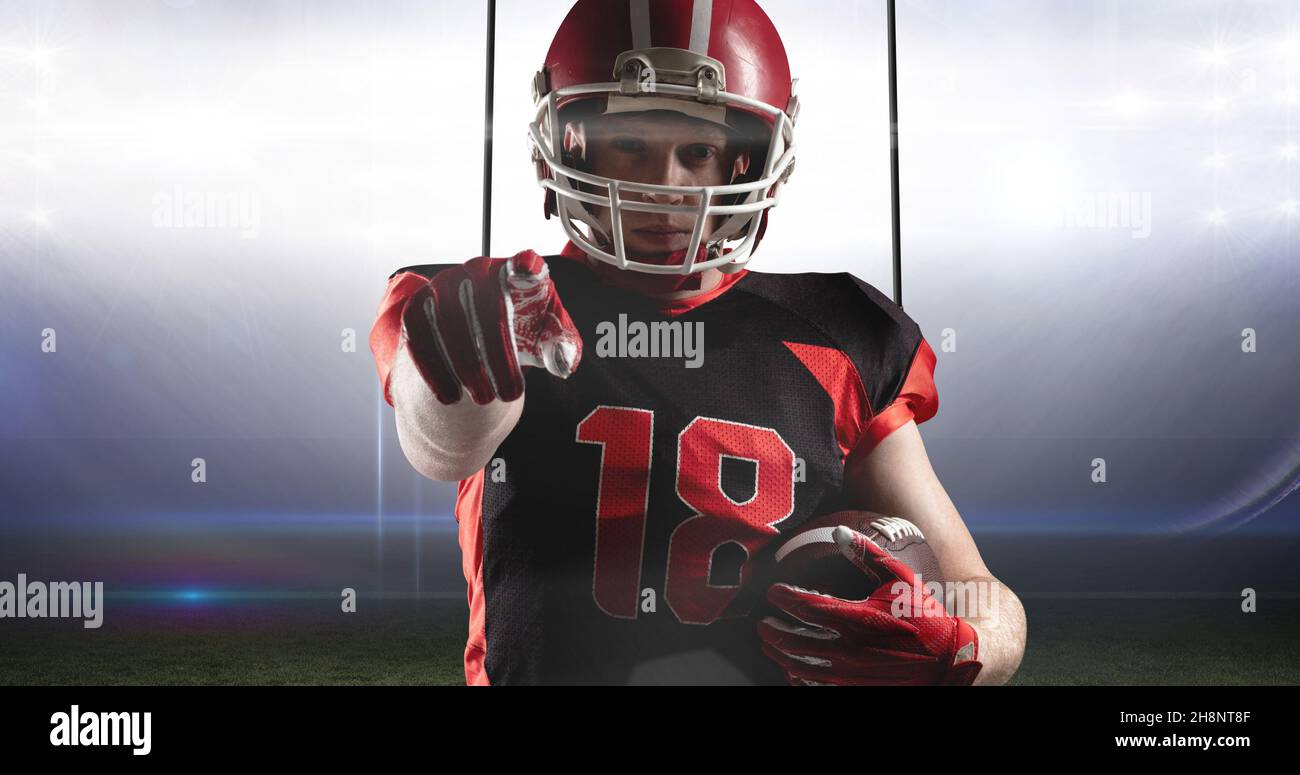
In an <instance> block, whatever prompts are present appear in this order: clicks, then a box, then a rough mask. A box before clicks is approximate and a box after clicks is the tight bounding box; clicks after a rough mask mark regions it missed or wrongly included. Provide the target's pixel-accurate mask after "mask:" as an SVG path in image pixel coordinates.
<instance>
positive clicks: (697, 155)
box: [585, 111, 749, 260]
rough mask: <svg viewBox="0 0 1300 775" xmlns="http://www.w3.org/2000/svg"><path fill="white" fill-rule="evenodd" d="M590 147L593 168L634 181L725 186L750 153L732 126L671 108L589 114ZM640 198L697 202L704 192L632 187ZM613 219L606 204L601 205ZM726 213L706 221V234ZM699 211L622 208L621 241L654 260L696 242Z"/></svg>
mask: <svg viewBox="0 0 1300 775" xmlns="http://www.w3.org/2000/svg"><path fill="white" fill-rule="evenodd" d="M585 135H586V136H585V146H586V148H585V151H586V159H587V164H588V169H590V170H591V171H592V172H593V173H594V174H596V175H601V176H604V177H607V178H614V179H617V180H627V181H632V182H635V183H656V184H663V185H670V186H721V185H726V184H728V183H730V182H731V181H732V178H733V176H734V175H735V174H736V173H737V172H743V171H744V170H745V168H746V167H747V166H748V162H749V160H748V157H747V156H746V155H745V154H743V153H740V152H739V149H738V147H737V146H738V143H737V142H736V141H735V140H734V139H733V138H732V136H731V135H729V133H728V132H727V130H726V129H725V128H724V127H722V126H719V125H718V124H714V123H712V122H709V121H703V120H700V119H696V118H691V117H689V116H684V115H682V114H680V113H674V112H671V111H652V112H644V113H627V114H613V115H607V116H601V117H600V118H598V119H597V120H594V121H588V122H586V126H585ZM625 196H626V197H627V198H628V199H632V200H634V201H646V202H657V203H662V204H671V205H698V204H699V197H698V196H682V195H667V194H626V195H625ZM594 212H595V214H596V216H597V217H598V218H600V219H601V221H602V222H603V223H604V224H605V225H606V227H608V226H609V224H610V213H609V210H608V208H595V210H594ZM721 220H722V217H721V216H714V217H713V218H711V219H710V221H711V222H710V223H706V224H705V227H704V238H705V239H707V238H708V237H709V235H710V234H711V233H712V231H713V230H714V229H716V228H717V225H718V223H719V222H720V221H721ZM694 226H695V216H694V215H691V214H677V213H674V214H664V213H643V212H632V211H627V210H625V211H623V241H624V247H625V248H626V249H627V251H628V252H629V253H631V254H632V255H633V256H635V257H637V258H639V259H643V260H644V259H650V260H653V259H654V258H655V257H658V256H665V255H667V254H670V253H672V252H674V251H678V250H685V249H687V248H688V247H690V241H691V230H692V229H693V228H694Z"/></svg>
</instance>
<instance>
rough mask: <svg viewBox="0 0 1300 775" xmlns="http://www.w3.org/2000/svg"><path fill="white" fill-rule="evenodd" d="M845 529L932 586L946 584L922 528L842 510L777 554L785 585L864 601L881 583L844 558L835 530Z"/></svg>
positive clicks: (810, 524)
mask: <svg viewBox="0 0 1300 775" xmlns="http://www.w3.org/2000/svg"><path fill="white" fill-rule="evenodd" d="M840 525H843V526H845V527H848V528H851V529H853V530H856V531H858V532H859V533H862V534H863V535H865V536H866V537H867V538H869V539H871V540H872V542H874V543H875V544H876V546H879V547H880V548H881V549H884V550H885V551H886V552H889V554H891V555H893V556H894V557H897V558H898V559H900V560H902V561H903V562H905V563H907V565H908V566H909V567H910V568H912V570H914V571H916V572H918V573H919V574H920V575H921V580H922V581H923V582H924V583H926V584H927V585H928V584H930V583H931V582H939V583H942V582H943V579H942V578H941V577H940V574H939V561H938V559H937V558H936V557H935V555H934V550H932V549H931V548H930V545H929V544H927V543H926V542H925V536H924V535H923V534H922V533H921V529H920V528H918V527H917V526H916V525H914V524H912V523H911V522H909V521H907V520H905V519H902V518H900V517H886V516H883V515H881V514H877V513H875V512H871V511H837V512H835V513H834V514H827V515H825V516H822V517H817V518H816V519H813V520H811V521H810V522H808V523H807V524H806V525H804V526H803V528H802V529H801V530H800V531H799V532H798V533H796V534H795V535H794V536H792V537H791V538H790V540H788V541H786V542H785V543H784V544H782V545H781V547H780V548H779V549H777V551H776V557H775V559H776V564H777V569H776V575H777V578H778V580H779V581H784V582H786V583H788V584H794V585H795V586H799V587H803V588H804V589H812V590H816V591H818V592H821V593H823V594H827V595H833V596H834V597H839V598H843V599H845V600H863V599H865V598H866V597H867V596H869V595H870V594H871V592H872V591H873V590H875V589H876V587H878V586H880V584H881V580H880V579H879V578H873V577H872V576H869V575H867V574H866V573H864V572H863V571H862V570H861V569H859V568H857V567H856V566H854V565H853V564H852V563H851V562H849V560H848V559H847V558H846V557H845V556H844V555H843V553H841V551H840V548H839V545H838V544H836V543H835V538H834V532H835V528H837V527H839V526H840Z"/></svg>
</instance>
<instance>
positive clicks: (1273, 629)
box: [0, 599, 1300, 685]
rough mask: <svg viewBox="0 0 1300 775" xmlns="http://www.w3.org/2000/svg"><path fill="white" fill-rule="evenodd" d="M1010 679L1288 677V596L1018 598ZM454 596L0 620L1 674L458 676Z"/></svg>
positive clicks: (1294, 669) (65, 680)
mask: <svg viewBox="0 0 1300 775" xmlns="http://www.w3.org/2000/svg"><path fill="white" fill-rule="evenodd" d="M1026 607H1027V610H1028V615H1029V648H1028V650H1027V652H1026V656H1025V661H1024V664H1023V665H1022V666H1021V670H1020V672H1019V674H1018V675H1017V676H1016V678H1015V679H1014V683H1015V684H1024V685H1030V684H1297V683H1300V656H1298V652H1297V650H1296V648H1295V644H1296V643H1297V642H1298V641H1300V600H1282V601H1263V602H1261V603H1260V611H1259V612H1258V613H1254V614H1243V613H1241V612H1240V610H1239V609H1238V607H1237V602H1236V601H1235V600H1222V601H1210V600H1162V601H1156V600H1032V599H1031V600H1029V601H1027V603H1026ZM465 629H466V613H465V610H464V604H463V603H460V602H458V601H422V602H419V603H418V604H417V603H416V602H414V601H396V602H395V601H388V602H384V603H378V604H377V603H369V604H367V603H365V602H364V601H363V603H362V605H361V610H360V612H358V613H355V614H346V615H345V614H341V613H338V612H337V608H336V603H334V602H333V601H320V602H319V603H314V602H302V601H295V602H283V603H281V602H265V603H254V604H231V603H226V604H219V605H209V604H205V605H204V606H200V607H186V606H183V605H180V604H174V605H167V606H153V607H136V608H131V609H113V613H112V615H110V616H109V617H107V618H106V620H105V624H104V627H103V628H102V629H100V630H85V629H83V628H81V626H80V624H79V623H77V622H72V621H33V620H14V619H8V620H5V621H3V622H0V684H3V685H17V684H73V685H78V684H93V685H98V684H420V685H439V684H445V685H456V684H461V683H463V676H462V672H461V652H462V649H463V647H464V633H465Z"/></svg>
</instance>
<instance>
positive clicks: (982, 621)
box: [962, 576, 1025, 686]
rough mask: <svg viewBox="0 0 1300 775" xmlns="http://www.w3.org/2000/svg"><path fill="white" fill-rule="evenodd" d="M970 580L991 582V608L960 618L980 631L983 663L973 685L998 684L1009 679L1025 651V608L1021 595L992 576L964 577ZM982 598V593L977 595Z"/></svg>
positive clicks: (989, 597)
mask: <svg viewBox="0 0 1300 775" xmlns="http://www.w3.org/2000/svg"><path fill="white" fill-rule="evenodd" d="M966 583H970V584H988V585H990V587H991V588H990V590H989V594H988V596H987V599H988V600H989V601H990V602H992V603H993V610H992V611H987V612H985V611H977V612H976V613H978V614H979V615H978V616H963V617H962V618H963V619H964V620H965V621H966V622H967V623H969V624H970V625H971V626H972V627H974V628H975V631H976V632H977V633H978V634H979V661H980V662H981V663H983V665H984V667H983V668H981V669H980V672H979V675H978V676H976V678H975V685H976V686H998V685H1001V684H1004V683H1006V682H1007V681H1009V680H1011V676H1013V675H1015V673H1016V669H1017V668H1019V667H1020V660H1021V658H1022V657H1023V656H1024V655H1025V609H1024V606H1022V605H1021V604H1020V598H1018V597H1016V594H1015V593H1014V592H1012V591H1011V589H1010V588H1009V587H1007V586H1006V585H1005V584H1003V583H1002V582H1000V581H998V580H997V579H995V578H993V577H991V576H985V577H980V578H972V579H966ZM980 597H981V598H983V597H984V596H982V595H981V596H980Z"/></svg>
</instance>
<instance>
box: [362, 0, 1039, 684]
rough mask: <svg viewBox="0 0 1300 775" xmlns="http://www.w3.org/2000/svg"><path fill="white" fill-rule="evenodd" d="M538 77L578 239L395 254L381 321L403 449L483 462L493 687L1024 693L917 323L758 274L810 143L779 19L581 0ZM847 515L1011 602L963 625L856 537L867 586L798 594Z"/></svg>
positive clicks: (375, 335)
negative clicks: (784, 551)
mask: <svg viewBox="0 0 1300 775" xmlns="http://www.w3.org/2000/svg"><path fill="white" fill-rule="evenodd" d="M533 88H534V96H535V98H536V105H535V107H536V113H535V116H534V119H533V121H532V123H531V125H530V127H529V136H530V140H531V147H532V161H533V165H534V168H535V171H536V174H537V178H538V181H539V183H540V185H541V187H542V188H543V190H544V208H545V214H546V216H547V217H548V218H549V217H556V218H558V220H559V224H560V226H561V227H562V229H563V230H564V232H565V234H566V236H567V238H568V242H567V244H565V245H564V247H563V249H562V250H561V251H560V252H559V253H557V254H554V255H539V254H538V253H536V252H534V251H531V250H524V251H521V252H519V253H517V254H515V255H513V256H512V257H509V258H489V257H479V258H473V259H471V260H469V261H467V262H465V263H463V264H435V265H426V266H413V267H409V268H406V269H402V270H399V271H398V272H396V273H394V275H393V276H392V277H391V278H390V280H389V286H388V290H387V293H386V295H385V297H384V299H383V301H382V303H381V306H380V310H379V315H378V319H377V321H376V323H375V326H374V329H373V331H372V333H371V338H370V342H371V348H372V350H373V352H374V354H375V358H376V361H377V364H378V370H379V377H380V380H381V382H382V385H383V391H384V396H385V398H386V400H387V401H388V402H389V403H391V404H392V406H393V407H394V410H395V416H396V422H397V430H398V436H399V439H400V442H401V446H402V449H403V451H404V452H405V454H406V456H407V457H408V459H409V460H410V462H411V464H412V465H413V466H414V467H415V468H416V469H417V470H418V471H420V472H421V473H423V474H424V475H426V476H428V477H430V478H432V479H435V480H439V481H457V482H459V485H458V491H457V500H456V508H455V512H456V518H457V520H458V522H459V540H460V546H461V549H462V553H463V570H464V574H465V579H466V581H467V583H468V599H469V607H470V633H469V640H468V643H467V646H466V649H465V672H466V679H467V682H468V683H470V684H489V683H493V684H504V683H793V684H799V685H809V684H872V683H877V684H878V683H948V684H970V683H1001V682H1004V681H1005V680H1006V679H1007V678H1008V677H1009V676H1011V675H1012V673H1013V672H1014V671H1015V669H1016V667H1017V665H1018V664H1019V661H1020V658H1021V655H1022V653H1023V647H1024V637H1025V624H1024V614H1023V610H1022V608H1021V606H1020V604H1019V601H1018V600H1017V599H1016V597H1015V595H1014V594H1012V593H1011V591H1010V590H1008V589H1006V588H1005V587H1003V586H1002V585H1001V584H1000V583H999V582H998V581H997V580H996V579H995V578H994V577H993V576H992V575H991V574H990V572H989V571H988V569H987V568H986V567H985V565H984V563H983V561H982V560H981V558H980V555H979V552H978V550H977V549H976V547H975V544H974V542H973V541H972V539H971V536H970V534H969V533H968V531H967V529H966V527H965V525H964V524H963V522H962V520H961V517H960V516H959V515H958V512H957V510H956V509H955V508H954V506H953V504H952V502H951V500H950V499H949V498H948V496H947V494H946V493H945V491H944V489H943V487H942V485H941V484H940V483H939V481H938V479H937V477H936V476H935V473H934V471H933V469H932V468H931V465H930V462H929V460H928V458H927V456H926V452H925V448H924V445H923V444H922V441H921V436H920V434H919V432H918V430H917V424H918V423H920V422H924V421H925V420H927V419H929V418H930V417H932V416H934V414H935V412H936V411H937V408H938V399H937V396H936V391H935V386H934V382H933V370H934V366H935V354H934V352H933V351H932V350H931V348H930V347H929V345H928V344H927V343H926V341H925V339H924V338H923V337H922V335H921V332H920V329H919V328H918V326H917V325H916V323H915V322H913V321H912V320H911V319H910V318H909V317H908V316H907V315H906V314H904V313H903V311H902V310H901V309H900V308H899V307H898V306H896V305H895V304H893V303H892V302H891V301H890V300H889V299H888V298H887V297H885V296H884V295H883V294H881V293H880V292H879V291H877V290H876V289H875V288H873V287H872V286H870V285H868V284H866V283H864V282H862V281H861V280H858V279H857V278H855V277H853V276H852V275H849V274H845V273H840V274H814V273H804V274H765V273H761V272H757V271H752V270H750V269H749V267H748V264H749V262H750V259H751V258H752V257H753V255H754V254H755V251H756V250H757V248H758V246H759V244H760V242H761V240H762V238H763V234H764V231H765V229H766V228H767V225H768V218H769V214H770V212H769V211H770V210H771V209H772V208H773V207H774V206H775V205H776V204H777V202H778V201H779V198H780V196H781V194H782V190H783V188H784V186H785V184H786V183H787V181H788V180H789V179H790V176H791V174H792V172H793V170H794V163H795V153H796V144H795V123H796V120H797V118H798V113H799V99H798V96H797V94H796V82H795V81H794V80H793V79H792V78H791V75H790V68H789V63H788V61H787V57H786V52H785V48H784V46H783V44H782V41H781V38H780V36H779V35H778V33H777V30H776V28H775V27H774V26H773V24H772V22H771V21H770V20H769V18H768V16H767V15H766V14H765V13H764V12H763V10H762V9H761V8H760V7H759V6H758V5H757V4H756V3H755V2H754V0H578V2H577V3H576V4H575V5H574V6H573V8H572V10H571V11H570V12H569V14H568V16H567V17H566V18H565V20H564V22H563V23H562V25H561V26H560V29H559V31H558V32H557V34H556V36H555V38H554V41H553V42H552V44H551V47H550V50H549V52H548V53H547V55H546V59H545V61H544V63H543V66H542V68H541V69H540V71H539V72H538V73H537V75H536V78H535V80H534V84H533ZM772 260H774V261H775V260H780V261H782V262H783V266H782V268H783V269H787V270H789V269H796V270H797V269H798V262H799V256H798V255H785V256H779V257H772ZM685 327H690V331H692V332H699V337H700V338H702V340H703V341H702V353H703V356H704V357H703V358H702V359H700V360H699V361H698V362H694V363H691V364H688V363H686V362H684V360H683V359H681V358H680V357H674V356H680V349H681V348H680V347H679V346H678V345H680V344H681V341H682V336H683V335H684V333H683V332H684V328H685ZM647 332H649V333H648V334H647ZM647 336H649V337H652V338H657V341H656V342H655V344H656V345H662V346H661V347H660V346H656V347H654V348H649V347H647V342H646V341H645V339H646V337H647ZM610 337H614V339H617V341H613V340H610V339H609V338H610ZM638 337H639V339H638ZM674 343H676V344H674ZM648 353H654V354H655V356H656V357H646V356H647V354H648ZM846 508H858V509H866V510H871V511H876V512H880V513H885V514H893V515H898V516H901V517H905V518H907V519H909V520H911V521H912V522H914V523H915V524H916V525H918V526H919V527H920V528H921V529H922V530H923V531H924V533H925V535H926V536H928V537H929V541H930V543H931V545H932V546H933V548H934V550H935V552H936V554H937V556H938V558H939V560H940V563H941V565H942V568H943V571H944V577H945V579H947V580H951V581H961V582H970V583H980V584H986V585H989V586H991V587H993V588H994V589H995V591H996V594H994V595H991V596H989V599H994V600H996V601H997V602H996V605H995V606H993V608H992V610H980V611H977V612H974V613H963V614H962V615H961V616H955V615H952V614H950V613H949V612H948V611H947V610H946V609H945V607H944V605H943V604H942V603H940V602H939V601H938V600H936V599H935V598H934V597H933V596H932V595H931V594H930V593H929V592H927V591H926V590H925V588H924V587H923V586H922V584H920V583H918V582H919V581H920V580H919V579H916V578H914V577H911V576H909V575H908V572H907V570H906V566H902V567H899V565H900V564H897V563H891V562H890V560H891V558H889V557H888V556H887V555H886V556H884V557H882V556H881V553H879V550H875V551H873V549H875V547H874V546H873V545H872V544H871V543H870V541H867V540H866V539H865V538H864V537H863V536H861V535H860V534H856V533H853V531H849V530H847V529H845V530H843V531H841V533H840V534H838V537H837V540H839V541H840V542H841V544H842V548H843V550H844V553H845V556H846V557H847V558H849V559H850V560H852V561H853V562H855V563H857V564H858V566H859V567H860V568H861V569H862V572H863V573H865V574H869V575H870V576H871V578H873V579H877V580H878V581H879V584H880V588H879V589H878V591H877V593H875V594H873V595H872V596H871V598H870V599H868V600H864V601H852V600H840V599H837V598H834V597H831V596H829V595H826V594H823V593H819V592H817V591H815V590H805V589H800V588H798V587H795V586H792V585H789V584H782V583H772V582H773V581H774V580H773V579H771V578H770V577H768V576H767V575H766V571H765V569H770V566H771V564H772V555H773V552H774V550H775V547H776V546H777V545H778V544H779V543H780V539H781V537H782V536H783V535H788V534H789V533H790V532H791V531H794V530H796V529H797V528H798V527H799V526H800V525H801V524H803V523H804V522H806V521H808V520H809V519H811V518H813V517H815V516H818V515H822V514H829V513H832V512H834V511H838V510H843V509H846ZM873 583H874V582H873ZM903 597H906V598H907V599H909V600H911V601H912V602H913V603H914V605H911V606H907V607H905V610H901V611H900V610H896V609H897V606H896V605H895V603H896V601H897V600H898V599H900V598H903Z"/></svg>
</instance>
